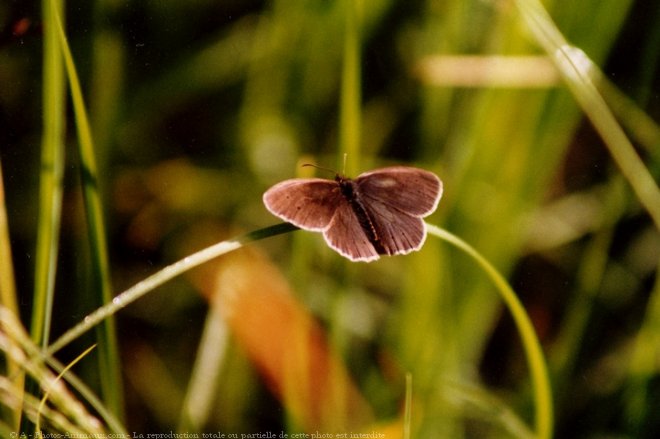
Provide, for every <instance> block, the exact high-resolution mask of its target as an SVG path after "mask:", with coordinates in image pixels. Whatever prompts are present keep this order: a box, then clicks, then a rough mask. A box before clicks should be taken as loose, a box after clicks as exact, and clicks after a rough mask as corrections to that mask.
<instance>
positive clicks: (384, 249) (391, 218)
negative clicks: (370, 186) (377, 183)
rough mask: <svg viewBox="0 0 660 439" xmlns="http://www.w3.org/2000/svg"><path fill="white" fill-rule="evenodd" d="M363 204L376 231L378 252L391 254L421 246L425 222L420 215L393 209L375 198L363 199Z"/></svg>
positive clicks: (416, 248) (406, 251)
mask: <svg viewBox="0 0 660 439" xmlns="http://www.w3.org/2000/svg"><path fill="white" fill-rule="evenodd" d="M365 198H367V197H365ZM364 205H365V207H366V209H367V212H368V214H369V218H370V220H371V223H372V225H373V228H374V230H375V231H376V234H377V240H378V243H377V246H378V247H379V251H380V253H382V254H386V255H390V256H391V255H399V254H407V253H410V252H412V251H416V250H419V249H420V248H422V245H423V244H424V241H425V240H426V224H424V221H423V220H422V219H421V218H420V217H417V216H413V215H409V214H407V213H404V212H402V211H399V210H397V209H394V208H392V206H390V205H388V204H386V203H384V202H382V201H380V200H377V199H369V200H365V202H364Z"/></svg>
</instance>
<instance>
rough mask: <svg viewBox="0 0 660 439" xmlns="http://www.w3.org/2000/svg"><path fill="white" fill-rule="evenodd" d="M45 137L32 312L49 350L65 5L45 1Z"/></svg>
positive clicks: (36, 336)
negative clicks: (58, 19) (60, 24)
mask: <svg viewBox="0 0 660 439" xmlns="http://www.w3.org/2000/svg"><path fill="white" fill-rule="evenodd" d="M42 9H43V11H44V12H43V13H44V23H45V26H44V29H45V30H44V54H43V63H44V67H43V137H42V141H41V175H40V187H39V217H38V223H37V224H38V230H37V250H36V262H35V278H34V306H33V309H32V327H31V332H32V339H33V340H34V341H35V342H36V343H39V344H41V345H42V346H47V345H48V342H49V332H50V322H51V315H52V308H53V299H54V288H55V272H56V266H57V252H58V248H59V246H58V241H59V229H60V219H61V212H62V176H63V174H64V118H65V111H64V110H65V96H64V93H65V85H64V68H63V65H62V54H61V52H60V50H59V44H58V40H57V39H58V36H57V27H56V26H55V25H54V23H55V15H54V13H53V11H57V13H58V14H60V16H61V13H62V12H63V5H62V2H61V1H57V0H52V1H51V0H44V1H43V4H42Z"/></svg>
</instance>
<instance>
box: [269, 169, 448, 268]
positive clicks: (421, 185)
mask: <svg viewBox="0 0 660 439" xmlns="http://www.w3.org/2000/svg"><path fill="white" fill-rule="evenodd" d="M441 195H442V182H441V181H440V179H439V178H438V177H437V176H436V175H435V174H433V173H432V172H429V171H425V170H423V169H418V168H412V167H405V166H392V167H387V168H381V169H376V170H373V171H370V172H365V173H363V174H360V175H359V176H358V177H357V178H355V179H350V178H346V177H344V176H340V175H337V176H336V177H335V179H334V180H324V179H320V178H308V179H292V180H286V181H283V182H281V183H278V184H276V185H275V186H273V187H271V188H270V189H269V190H268V191H266V193H264V197H263V200H264V204H265V205H266V208H267V209H268V210H269V211H270V212H271V213H273V214H274V215H276V216H278V217H280V218H282V219H284V220H285V221H288V222H290V223H292V224H294V225H296V226H298V227H300V228H301V229H305V230H310V231H316V232H323V236H324V238H325V240H326V242H327V243H328V245H329V246H330V247H331V248H333V249H334V250H336V251H337V252H339V253H340V254H341V255H343V256H345V257H347V258H349V259H351V260H353V261H365V262H368V261H373V260H376V259H378V258H379V255H396V254H406V253H409V252H411V251H415V250H419V249H420V248H421V246H422V244H423V243H424V240H425V238H426V226H425V224H424V221H423V220H422V218H423V217H425V216H427V215H430V214H431V213H432V212H433V211H434V210H435V208H436V207H437V205H438V202H439V200H440V197H441Z"/></svg>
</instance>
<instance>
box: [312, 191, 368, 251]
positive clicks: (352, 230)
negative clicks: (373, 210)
mask: <svg viewBox="0 0 660 439" xmlns="http://www.w3.org/2000/svg"><path fill="white" fill-rule="evenodd" d="M323 237H324V238H325V242H327V243H328V245H329V246H330V247H331V248H333V249H334V250H336V251H337V252H339V254H341V255H342V256H345V257H347V258H348V259H350V260H351V261H363V262H369V261H374V260H376V259H378V257H379V256H378V252H377V251H376V249H375V248H374V246H373V245H372V244H371V242H369V238H367V235H366V233H365V231H364V229H363V228H362V226H361V225H360V221H359V220H358V218H357V216H356V215H355V212H354V211H353V209H352V208H351V205H350V204H349V203H348V201H346V200H342V202H340V203H339V205H338V206H337V209H336V211H335V215H334V217H333V218H332V221H331V222H330V224H329V226H328V228H327V229H326V230H324V231H323Z"/></svg>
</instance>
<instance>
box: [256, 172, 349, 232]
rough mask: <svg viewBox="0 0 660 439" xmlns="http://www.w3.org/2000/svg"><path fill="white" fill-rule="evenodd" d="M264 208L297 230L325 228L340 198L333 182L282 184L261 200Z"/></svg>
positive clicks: (294, 180)
mask: <svg viewBox="0 0 660 439" xmlns="http://www.w3.org/2000/svg"><path fill="white" fill-rule="evenodd" d="M263 201H264V204H265V205H266V208H267V209H268V210H269V211H270V212H271V213H272V214H273V215H276V216H278V217H280V218H282V219H283V220H285V221H288V222H290V223H292V224H294V225H296V226H298V227H300V228H301V229H305V230H311V231H317V232H318V231H323V230H325V229H326V228H328V226H329V224H330V222H331V221H332V218H333V216H334V214H335V211H336V210H337V207H338V206H339V204H340V203H341V202H342V201H343V196H342V194H341V191H340V190H339V185H338V184H337V182H335V181H332V180H325V179H321V178H305V179H303V178H298V179H292V180H285V181H283V182H281V183H278V184H276V185H275V186H273V187H271V188H270V189H268V190H267V191H266V192H265V193H264V196H263Z"/></svg>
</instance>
